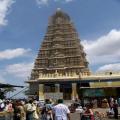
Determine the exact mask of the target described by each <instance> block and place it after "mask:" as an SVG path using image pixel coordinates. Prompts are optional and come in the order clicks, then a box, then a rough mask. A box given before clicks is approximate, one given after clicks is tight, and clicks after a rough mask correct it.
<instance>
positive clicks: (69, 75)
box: [27, 9, 120, 100]
mask: <svg viewBox="0 0 120 120" xmlns="http://www.w3.org/2000/svg"><path fill="white" fill-rule="evenodd" d="M119 81H120V73H117V74H116V73H113V72H108V73H104V74H91V72H90V70H89V68H88V61H87V60H86V53H85V52H84V49H83V46H82V45H81V43H80V38H79V35H78V33H77V31H76V29H75V27H74V24H73V23H72V21H71V19H70V17H69V15H68V14H66V13H65V12H63V11H62V10H61V9H57V10H56V12H55V13H54V14H53V15H52V16H51V17H50V19H49V23H48V27H47V32H46V34H45V36H44V39H43V42H42V43H41V47H40V50H39V52H38V55H37V58H36V59H35V62H34V67H33V69H32V72H31V77H30V79H29V80H28V81H27V83H29V96H34V95H37V96H39V100H44V99H48V98H52V99H58V98H63V99H64V100H72V99H75V98H81V97H107V96H108V97H109V96H120V93H119V92H118V91H119V90H120V88H119V87H120V82H119ZM110 90H111V92H110ZM106 95H107V96H106Z"/></svg>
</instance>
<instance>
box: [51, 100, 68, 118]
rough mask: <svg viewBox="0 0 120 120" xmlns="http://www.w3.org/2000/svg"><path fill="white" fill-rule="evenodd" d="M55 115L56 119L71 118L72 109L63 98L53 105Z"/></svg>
mask: <svg viewBox="0 0 120 120" xmlns="http://www.w3.org/2000/svg"><path fill="white" fill-rule="evenodd" d="M53 116H54V119H55V120H70V110H69V109H68V107H67V106H66V105H65V104H63V100H62V99H59V100H58V104H57V105H55V106H54V107H53Z"/></svg>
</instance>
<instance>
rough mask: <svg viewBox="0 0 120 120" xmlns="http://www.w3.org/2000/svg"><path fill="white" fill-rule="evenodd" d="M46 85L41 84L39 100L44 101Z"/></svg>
mask: <svg viewBox="0 0 120 120" xmlns="http://www.w3.org/2000/svg"><path fill="white" fill-rule="evenodd" d="M44 99H45V98H44V85H43V84H39V100H44Z"/></svg>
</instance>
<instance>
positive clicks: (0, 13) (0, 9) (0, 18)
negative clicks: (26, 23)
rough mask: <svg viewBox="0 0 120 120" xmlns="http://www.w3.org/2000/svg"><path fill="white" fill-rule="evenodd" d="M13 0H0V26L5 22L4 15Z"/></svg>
mask: <svg viewBox="0 0 120 120" xmlns="http://www.w3.org/2000/svg"><path fill="white" fill-rule="evenodd" d="M14 2H15V0H0V26H4V25H6V24H7V20H6V15H7V14H8V12H9V9H10V7H11V5H12V4H13V3H14Z"/></svg>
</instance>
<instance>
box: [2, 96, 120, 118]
mask: <svg viewBox="0 0 120 120" xmlns="http://www.w3.org/2000/svg"><path fill="white" fill-rule="evenodd" d="M104 101H106V100H104ZM93 103H95V102H93ZM106 104H108V105H109V111H108V112H107V114H108V115H109V114H114V118H115V119H118V103H117V100H115V99H113V98H110V100H109V103H108V102H107V103H106ZM92 108H93V105H92V104H91V103H86V104H85V105H84V106H82V105H81V101H78V100H77V99H76V100H75V101H74V102H73V103H72V104H71V106H67V105H65V104H64V103H63V99H58V100H57V101H56V102H54V103H53V101H51V100H50V99H46V100H45V102H40V101H37V100H33V99H29V100H0V112H5V113H6V117H5V120H71V117H70V113H71V112H75V111H77V110H79V111H80V116H81V118H80V120H95V116H94V111H93V109H92ZM7 113H8V114H7Z"/></svg>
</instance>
